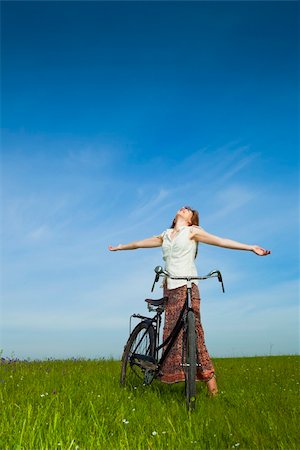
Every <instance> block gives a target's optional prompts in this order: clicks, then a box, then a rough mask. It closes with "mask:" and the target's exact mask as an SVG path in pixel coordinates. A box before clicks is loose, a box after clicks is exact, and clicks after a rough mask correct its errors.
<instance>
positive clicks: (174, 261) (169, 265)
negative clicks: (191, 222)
mask: <svg viewBox="0 0 300 450" xmlns="http://www.w3.org/2000/svg"><path fill="white" fill-rule="evenodd" d="M197 228H198V229H199V228H200V227H194V226H190V227H188V226H182V227H180V228H179V231H178V232H177V233H176V234H175V235H173V237H171V234H172V232H173V231H174V229H173V228H168V229H167V230H165V231H164V232H163V233H161V234H160V235H159V237H161V238H162V240H163V242H162V252H163V259H164V261H165V268H166V270H167V271H168V272H169V273H170V274H171V275H173V276H177V277H180V276H193V275H194V276H197V269H196V265H195V256H196V251H197V243H196V242H195V241H194V239H190V234H191V232H194V231H196V230H197ZM194 283H195V284H198V283H197V281H196V280H195V281H194ZM185 284H187V282H186V281H185V280H171V279H169V278H167V287H168V289H175V288H178V287H180V286H184V285H185Z"/></svg>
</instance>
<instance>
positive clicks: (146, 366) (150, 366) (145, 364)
mask: <svg viewBox="0 0 300 450" xmlns="http://www.w3.org/2000/svg"><path fill="white" fill-rule="evenodd" d="M140 364H141V366H142V367H143V369H148V370H156V369H157V368H158V366H157V364H154V363H152V362H150V361H141V362H140Z"/></svg>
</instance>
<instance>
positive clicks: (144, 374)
mask: <svg viewBox="0 0 300 450" xmlns="http://www.w3.org/2000/svg"><path fill="white" fill-rule="evenodd" d="M154 270H155V272H156V276H155V279H154V283H153V286H152V289H151V292H153V289H154V286H155V283H157V282H158V280H159V278H160V277H161V276H164V277H168V278H171V279H172V280H185V281H186V282H187V294H186V301H185V303H184V306H183V308H182V310H181V312H180V314H179V316H178V319H177V322H176V324H175V326H174V328H173V330H172V331H171V333H170V335H169V336H168V337H167V338H166V339H165V340H164V341H163V342H161V343H160V327H161V320H162V319H161V316H162V314H163V312H164V304H165V302H166V301H167V297H162V298H160V299H158V300H153V299H149V298H148V299H146V300H145V301H146V302H147V304H148V310H149V311H150V312H155V313H156V314H155V315H154V317H147V316H144V315H141V314H132V315H131V316H130V335H129V338H128V340H127V343H126V345H125V347H124V352H123V356H122V368H121V377H120V383H121V385H124V384H125V379H126V372H127V367H128V365H129V366H130V369H131V370H132V372H134V373H135V374H136V375H137V376H138V377H139V378H140V379H142V380H143V383H144V384H145V385H149V384H151V382H152V381H153V380H154V378H157V377H158V376H159V373H160V369H161V367H162V365H163V362H164V361H165V359H166V357H167V356H168V354H169V352H170V349H171V348H172V346H173V344H174V342H175V340H176V339H177V337H178V335H179V333H180V331H181V329H183V346H182V349H183V350H182V367H183V369H184V373H185V397H186V405H187V408H188V410H193V409H194V408H195V401H196V370H197V367H201V361H199V357H198V355H197V344H196V342H197V341H196V328H195V314H194V310H193V308H192V300H191V299H192V297H191V296H192V281H194V280H206V279H208V278H214V277H217V278H218V281H219V282H220V283H221V285H222V290H223V292H225V290H224V284H223V279H222V275H221V272H220V271H219V270H213V271H211V272H209V273H208V274H207V275H205V276H201V277H190V276H182V277H174V276H172V275H171V274H169V273H168V272H167V271H166V270H164V269H163V268H162V267H161V266H157V267H156V268H155V269H154ZM132 318H137V319H141V322H139V323H138V324H137V325H136V327H135V328H134V329H133V330H132V331H131V319H132ZM163 348H164V351H162V350H163Z"/></svg>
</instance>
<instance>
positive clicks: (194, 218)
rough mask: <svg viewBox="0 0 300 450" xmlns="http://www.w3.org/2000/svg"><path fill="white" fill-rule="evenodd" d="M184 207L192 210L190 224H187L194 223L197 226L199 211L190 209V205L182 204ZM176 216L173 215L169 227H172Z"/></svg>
mask: <svg viewBox="0 0 300 450" xmlns="http://www.w3.org/2000/svg"><path fill="white" fill-rule="evenodd" d="M184 208H186V209H188V210H189V211H192V213H193V215H192V219H191V224H190V225H189V226H192V225H196V226H197V227H198V226H199V213H198V211H197V210H196V209H192V208H191V207H190V206H184ZM176 217H177V216H175V217H174V219H173V222H172V225H171V226H170V228H174V227H175V223H176Z"/></svg>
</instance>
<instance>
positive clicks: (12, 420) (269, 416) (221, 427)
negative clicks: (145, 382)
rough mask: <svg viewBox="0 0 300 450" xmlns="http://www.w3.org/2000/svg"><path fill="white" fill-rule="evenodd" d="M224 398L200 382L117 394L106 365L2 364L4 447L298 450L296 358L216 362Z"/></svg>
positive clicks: (0, 429) (0, 444)
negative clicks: (192, 388) (188, 388)
mask: <svg viewBox="0 0 300 450" xmlns="http://www.w3.org/2000/svg"><path fill="white" fill-rule="evenodd" d="M214 363H215V366H216V370H217V374H218V384H219V389H220V394H219V396H218V397H217V398H210V397H208V396H207V394H206V389H205V386H204V385H203V384H202V383H200V384H198V394H197V406H196V411H195V412H194V413H187V411H186V408H185V401H184V386H183V384H182V383H180V384H176V385H171V386H168V385H163V384H162V383H160V382H158V381H155V382H153V384H152V385H151V386H147V387H145V386H142V385H140V384H138V383H137V384H136V386H132V387H126V388H121V387H120V386H119V369H120V363H119V362H117V361H107V360H98V361H94V360H91V361H90V360H66V361H56V360H53V361H52V360H51V361H43V362H39V361H33V362H20V361H14V362H9V361H8V360H2V363H1V364H0V389H1V393H0V396H1V397H0V399H1V400H0V401H1V413H0V424H1V425H0V434H1V438H0V448H1V450H4V449H16V450H17V449H18V450H21V449H24V450H27V449H28V450H29V449H33V450H40V449H43V450H46V449H64V450H66V449H70V450H71V449H74V450H75V449H76V450H79V449H106V448H107V449H165V448H169V449H196V448H197V449H218V450H220V449H232V448H235V449H299V448H300V440H299V431H298V426H299V423H297V422H298V420H297V419H298V417H299V416H298V413H299V411H298V405H299V357H297V356H269V357H253V358H226V359H225V358H224V359H215V360H214Z"/></svg>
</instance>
